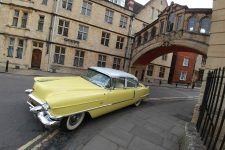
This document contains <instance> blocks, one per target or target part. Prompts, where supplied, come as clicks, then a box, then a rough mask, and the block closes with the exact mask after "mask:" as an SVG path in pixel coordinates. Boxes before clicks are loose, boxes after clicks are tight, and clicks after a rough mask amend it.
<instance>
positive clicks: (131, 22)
mask: <svg viewBox="0 0 225 150" xmlns="http://www.w3.org/2000/svg"><path fill="white" fill-rule="evenodd" d="M133 21H134V14H133V15H132V16H131V17H130V25H129V31H128V40H127V47H126V51H125V59H124V63H123V69H125V64H126V62H127V59H126V58H128V59H129V60H128V68H127V70H126V71H127V72H129V68H130V59H131V55H130V54H131V53H132V52H131V50H132V46H131V45H130V44H131V41H132V37H131V36H132V29H133ZM129 52H130V54H129Z"/></svg>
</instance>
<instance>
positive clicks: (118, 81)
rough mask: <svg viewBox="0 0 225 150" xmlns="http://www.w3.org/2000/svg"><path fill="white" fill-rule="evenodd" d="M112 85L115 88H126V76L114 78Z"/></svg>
mask: <svg viewBox="0 0 225 150" xmlns="http://www.w3.org/2000/svg"><path fill="white" fill-rule="evenodd" d="M112 85H113V88H115V89H122V88H125V78H113V79H112Z"/></svg>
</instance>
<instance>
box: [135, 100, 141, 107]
mask: <svg viewBox="0 0 225 150" xmlns="http://www.w3.org/2000/svg"><path fill="white" fill-rule="evenodd" d="M141 101H142V100H138V101H136V102H135V103H134V106H136V107H138V106H140V105H141Z"/></svg>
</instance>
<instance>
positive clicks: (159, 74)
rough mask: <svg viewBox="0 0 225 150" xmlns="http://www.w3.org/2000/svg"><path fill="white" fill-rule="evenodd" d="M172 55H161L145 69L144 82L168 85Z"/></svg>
mask: <svg viewBox="0 0 225 150" xmlns="http://www.w3.org/2000/svg"><path fill="white" fill-rule="evenodd" d="M172 57H173V53H169V54H165V55H162V56H160V57H158V58H156V59H155V60H153V61H152V62H151V63H150V64H149V65H148V66H147V67H146V72H145V78H144V81H145V82H147V83H168V79H169V73H170V68H171V61H172Z"/></svg>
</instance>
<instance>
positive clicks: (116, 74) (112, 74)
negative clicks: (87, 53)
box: [90, 67, 138, 81]
mask: <svg viewBox="0 0 225 150" xmlns="http://www.w3.org/2000/svg"><path fill="white" fill-rule="evenodd" d="M90 69H92V70H96V71H98V72H101V73H103V74H105V75H107V76H109V77H114V78H119V77H124V78H132V79H134V80H137V81H138V79H137V78H136V77H135V76H134V75H132V74H129V73H127V72H124V71H121V70H115V69H111V68H104V67H90Z"/></svg>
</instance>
